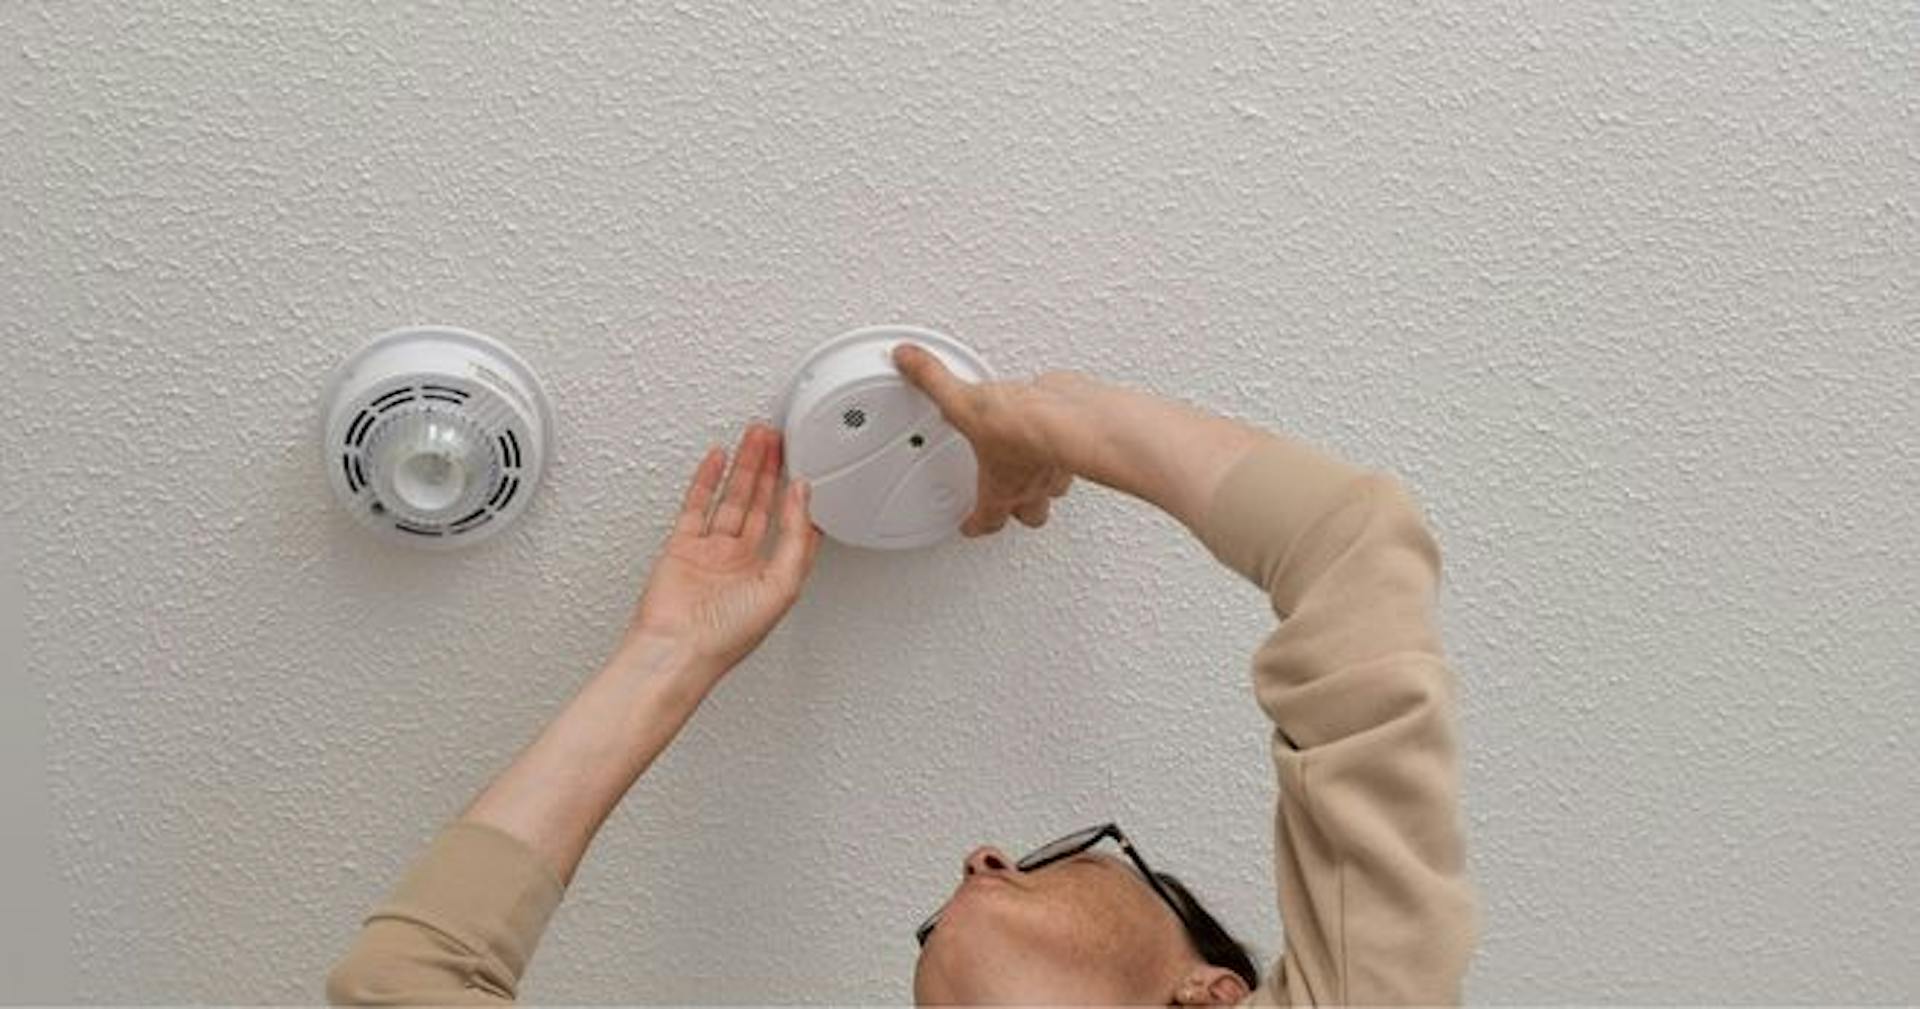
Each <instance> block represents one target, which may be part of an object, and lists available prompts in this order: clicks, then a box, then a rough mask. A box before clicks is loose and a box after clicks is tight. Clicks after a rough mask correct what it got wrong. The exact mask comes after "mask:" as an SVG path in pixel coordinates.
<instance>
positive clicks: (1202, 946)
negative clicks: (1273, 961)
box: [1154, 872, 1260, 991]
mask: <svg viewBox="0 0 1920 1009" xmlns="http://www.w3.org/2000/svg"><path fill="white" fill-rule="evenodd" d="M1154 876H1155V877H1156V878H1158V879H1159V880H1160V882H1161V884H1162V885H1164V886H1165V887H1166V888H1167V892H1168V893H1171V894H1173V898H1174V899H1175V900H1177V901H1179V902H1180V906H1181V908H1182V909H1183V910H1184V911H1185V912H1186V914H1185V917H1186V919H1187V937H1188V938H1189V939H1192V940H1193V945H1194V948H1195V949H1197V950H1199V951H1200V959H1202V960H1205V961H1206V962H1208V963H1210V964H1212V965H1214V966H1215V967H1225V968H1226V969H1228V970H1230V971H1232V972H1234V973H1235V974H1238V975H1240V980H1242V981H1245V982H1246V983H1247V990H1248V991H1252V990H1254V989H1255V988H1258V987H1260V973H1259V972H1258V971H1256V970H1255V969H1254V967H1253V957H1251V956H1248V955H1247V948H1246V947H1245V946H1242V945H1241V944H1240V940H1238V939H1235V938H1234V937H1233V936H1232V935H1230V934H1228V932H1227V930H1226V928H1225V927H1224V926H1222V925H1221V924H1220V922H1219V920H1217V919H1216V918H1214V916H1213V915H1211V914H1209V913H1207V909H1206V908H1205V907H1202V906H1201V904H1200V898H1198V897H1195V896H1194V895H1193V891H1191V890H1189V889H1187V887H1186V884H1184V883H1182V882H1180V880H1179V879H1177V878H1175V877H1174V876H1172V875H1170V874H1168V873H1164V872H1156V873H1154Z"/></svg>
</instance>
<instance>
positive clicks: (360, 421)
mask: <svg viewBox="0 0 1920 1009" xmlns="http://www.w3.org/2000/svg"><path fill="white" fill-rule="evenodd" d="M326 403H327V406H326V410H325V411H324V413H323V414H322V417H321V423H322V427H323V430H322V433H321V459H322V461H323V462H324V463H325V466H326V472H327V476H328V480H329V482H330V483H331V485H332V487H333V492H334V495H335V496H336V497H337V498H339V500H340V503H341V504H342V505H344V506H345V507H346V509H347V511H348V512H350V513H352V515H353V516H354V518H356V519H358V520H360V522H362V523H363V524H365V525H366V526H367V527H368V528H370V529H372V530H373V531H374V533H375V534H376V535H378V536H380V537H382V538H383V539H386V540H387V541H389V542H393V543H404V544H406V545H408V546H415V547H425V548H428V549H440V550H446V549H452V548H455V547H460V546H466V545H469V544H473V543H478V542H480V541H482V540H485V539H488V538H490V537H492V536H495V535H498V534H499V533H500V531H501V530H502V529H504V528H506V527H507V526H508V525H510V524H512V522H513V520H514V519H515V518H517V517H518V516H519V515H520V514H521V513H523V512H525V511H526V508H527V504H528V502H530V501H531V500H532V499H533V493H534V491H535V490H536V489H537V488H538V487H539V485H540V475H541V473H542V472H543V470H544V469H545V467H546V461H547V457H548V454H549V451H550V448H551V446H550V438H551V435H550V432H551V431H552V429H553V424H552V420H551V417H552V415H551V413H550V411H549V409H548V407H547V399H546V394H545V393H544V392H543V391H542V390H541V388H540V380H539V378H538V376H536V375H535V374H534V373H533V369H532V368H531V367H529V366H528V365H527V363H526V362H525V361H524V360H522V359H521V358H520V356H519V355H518V354H515V353H514V352H513V351H511V350H509V349H507V348H506V346H504V345H502V344H501V343H500V342H499V341H496V340H493V339H490V338H488V337H485V336H481V335H480V334H478V333H474V332H470V331H468V330H464V329H456V328H454V327H451V326H415V327H409V328H406V329H396V330H394V331H392V332H390V333H384V334H382V335H380V336H377V337H375V338H374V339H373V340H372V341H370V342H369V343H368V344H367V345H366V346H364V347H362V348H360V350H359V351H358V352H356V353H355V354H354V355H353V356H352V357H350V358H348V359H347V360H346V361H344V362H342V363H341V365H340V367H339V368H338V369H336V370H335V371H334V374H333V376H332V378H331V380H330V381H329V383H328V386H327V399H326Z"/></svg>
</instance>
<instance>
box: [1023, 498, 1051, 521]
mask: <svg viewBox="0 0 1920 1009" xmlns="http://www.w3.org/2000/svg"><path fill="white" fill-rule="evenodd" d="M1052 506H1053V499H1052V498H1044V497H1043V498H1041V499H1040V500H1038V501H1028V502H1027V503H1025V504H1023V505H1021V506H1020V507H1018V508H1015V509H1014V510H1013V517H1014V518H1017V519H1019V520H1020V522H1021V524H1023V525H1025V526H1026V527H1027V528H1029V529H1038V528H1040V527H1041V526H1043V525H1046V524H1047V512H1048V511H1049V510H1050V509H1051V508H1052Z"/></svg>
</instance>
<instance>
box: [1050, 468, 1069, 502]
mask: <svg viewBox="0 0 1920 1009" xmlns="http://www.w3.org/2000/svg"><path fill="white" fill-rule="evenodd" d="M1072 486H1073V474H1071V473H1062V474H1060V478H1059V479H1057V480H1055V481H1054V482H1053V486H1052V487H1049V488H1047V496H1048V497H1060V496H1061V495H1063V494H1065V493H1066V492H1067V488H1069V487H1072Z"/></svg>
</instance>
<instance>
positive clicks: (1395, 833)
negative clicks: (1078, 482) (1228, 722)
mask: <svg viewBox="0 0 1920 1009" xmlns="http://www.w3.org/2000/svg"><path fill="white" fill-rule="evenodd" d="M895 360H896V363H897V364H898V365H899V366H900V368H901V370H902V371H903V372H904V373H906V374H907V376H908V377H909V378H910V379H911V380H913V381H914V382H915V383H916V384H918V385H919V386H920V387H921V388H922V389H923V390H925V391H926V392H928V394H929V395H930V396H932V397H933V398H934V399H935V401H936V402H938V403H939V404H940V405H941V408H942V411H943V413H944V414H945V415H946V416H947V418H948V420H949V421H950V422H951V423H953V424H954V425H955V426H956V427H958V428H959V429H960V430H961V431H962V432H963V433H965V434H966V435H967V436H968V437H969V439H970V440H972V442H973V444H974V446H975V449H976V454H977V455H978V456H979V457H980V462H981V487H980V503H979V506H978V509H977V510H976V512H975V513H974V515H972V516H971V517H970V518H969V519H968V522H967V525H966V527H965V530H966V532H967V533H968V534H969V535H981V534H985V533H989V532H992V531H994V530H997V529H999V528H1000V527H1001V526H1003V525H1004V524H1005V522H1006V520H1007V518H1008V517H1009V516H1012V517H1014V518H1018V519H1019V520H1021V521H1022V522H1024V523H1025V524H1027V525H1029V526H1039V525H1041V524H1044V523H1045V522H1046V520H1047V517H1048V502H1049V501H1050V500H1051V499H1052V498H1053V497H1056V496H1058V495H1059V494H1060V493H1063V492H1064V491H1065V489H1066V487H1067V484H1068V483H1069V482H1070V481H1071V479H1072V478H1073V477H1075V476H1082V477H1086V478H1088V479H1091V480H1093V481H1095V482H1097V483H1101V484H1104V485H1106V486H1109V487H1112V488H1115V489H1117V490H1121V491H1124V492H1126V493H1129V494H1132V495H1134V496H1136V497H1139V498H1141V499H1143V500H1145V501H1148V502H1150V503H1152V504H1154V505H1157V506H1159V507H1160V508H1162V509H1164V510H1165V511H1166V512H1167V513H1168V514H1170V515H1172V516H1173V517H1174V518H1176V519H1178V520H1180V521H1181V522H1182V523H1184V524H1185V525H1186V526H1187V527H1188V528H1189V529H1191V530H1193V532H1194V533H1195V535H1196V536H1198V537H1199V539H1200V540H1201V542H1202V543H1204V544H1205V545H1206V546H1207V548H1208V549H1209V550H1210V551H1211V552H1212V553H1213V554H1214V556H1215V557H1217V558H1218V559H1219V560H1220V561H1221V562H1222V563H1224V564H1226V565H1227V566H1229V567H1231V568H1232V569H1233V570H1235V571H1237V572H1239V573H1240V574H1241V575H1242V576H1244V577H1246V578H1247V579H1248V580H1250V581H1251V582H1253V583H1254V584H1256V585H1258V586H1259V587H1260V588H1261V589H1262V590H1263V591H1264V592H1265V593H1266V595H1267V597H1268V600H1269V603H1270V604H1271V606H1272V609H1273V612H1274V613H1275V615H1276V616H1277V617H1278V618H1279V620H1280V626H1279V628H1278V629H1277V630H1275V631H1274V632H1273V633H1272V635H1271V636H1269V637H1268V638H1267V639H1266V641H1265V642H1264V643H1263V644H1262V645H1261V646H1260V647H1259V649H1258V650H1257V651H1256V653H1255V655H1254V659H1253V674H1254V685H1255V695H1256V697H1257V699H1258V701H1259V703H1260V706H1261V708H1262V709H1263V710H1264V711H1265V712H1266V714H1267V715H1268V717H1269V718H1270V719H1272V721H1273V724H1274V730H1275V731H1274V738H1273V758H1274V764H1275V768H1276V770H1277V772H1278V775H1279V785H1280V803H1279V808H1278V810H1277V811H1276V814H1275V852H1274V873H1275V879H1276V883H1277V885H1278V889H1279V903H1280V911H1281V917H1282V920H1283V922H1284V925H1285V929H1286V936H1285V946H1284V950H1283V952H1282V953H1281V955H1280V957H1279V958H1278V959H1277V960H1276V961H1275V963H1274V964H1273V966H1272V968H1271V969H1270V971H1269V976H1268V977H1267V978H1266V979H1265V980H1264V981H1263V982H1262V984H1261V987H1260V989H1259V991H1257V992H1256V993H1255V994H1254V1001H1255V1002H1256V1003H1259V1004H1283V1005H1309V1004H1376V1005H1377V1004H1396V1003H1398V1004H1405V1003H1426V1004H1435V1003H1444V1002H1453V1001H1457V1000H1458V998H1459V990H1460V980H1461V977H1462V975H1463V974H1464V972H1465V969H1466V963H1467V958H1468V954H1469V951H1470V949H1471V947H1472V943H1473V936H1474V931H1475V911H1474V904H1473V894H1472V889H1471V886H1470V884H1469V882H1468V880H1467V877H1466V873H1465V867H1464V858H1463V845H1462V836H1461V828H1460V823H1459V809H1458V790H1459V763H1458V755H1457V743H1456V738H1455V729H1454V721H1453V689H1454V688H1453V680H1452V677H1451V674H1450V673H1449V671H1448V669H1447V666H1446V665H1445V663H1444V661H1443V659H1442V657H1441V651H1440V644H1439V636H1438V634H1437V632H1436V629H1435V624H1434V593H1435V588H1436V586H1437V582H1438V578H1439V553H1438V550H1437V548H1436V547H1435V545H1434V542H1433V539H1432V537H1431V536H1430V535H1429V533H1428V531H1427V529H1426V526H1425V524H1424V523H1423V522H1422V520H1421V518H1420V515H1419V512H1418V510H1417V509H1416V508H1415V506H1414V504H1413V503H1412V501H1411V500H1410V499H1409V498H1408V496H1407V495H1406V493H1405V492H1404V490H1403V489H1402V488H1401V486H1400V485H1399V484H1398V483H1397V482H1395V481H1394V480H1392V479H1391V478H1388V477H1385V476H1382V475H1378V474H1370V473H1366V472H1364V471H1361V470H1359V469H1356V468H1354V467H1352V466H1349V465H1347V464H1346V463H1343V462H1340V461H1339V460H1336V459H1334V458H1332V457H1330V456H1327V455H1325V454H1322V453H1320V452H1318V451H1316V450H1314V449H1312V448H1310V447H1308V446H1306V445H1304V444H1301V443H1300V442H1297V441H1294V440H1292V439H1288V438H1285V437H1282V436H1280V435H1277V434H1272V433H1269V432H1265V431H1261V430H1259V429H1257V428H1253V427H1249V426H1247V425H1243V424H1240V423H1237V422H1234V421H1231V420H1226V419H1223V418H1220V417H1216V416H1213V415H1210V414H1207V413H1205V412H1203V411H1200V410H1196V409H1194V408H1192V407H1189V406H1186V405H1184V404H1180V403H1177V402H1174V401H1170V400H1167V399H1163V398H1160V397H1156V396H1152V395H1149V394H1147V393H1144V392H1139V391H1135V390H1130V389H1125V388H1121V387H1117V386H1113V385H1109V384H1106V383H1102V382H1099V381H1096V380H1094V379H1091V378H1088V377H1085V376H1081V375H1075V374H1067V373H1054V374H1049V375H1044V376H1042V377H1040V378H1039V379H1037V380H1035V381H1034V382H1032V383H993V384H988V385H967V384H965V383H961V382H959V381H958V380H956V379H954V378H953V377H952V376H951V375H950V374H948V373H946V372H945V371H944V369H942V368H941V367H940V366H939V363H938V361H937V360H935V359H933V358H932V357H931V356H930V355H926V354H924V353H921V352H918V351H917V350H914V349H907V348H903V349H902V350H900V351H898V352H897V353H896V358H895Z"/></svg>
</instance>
